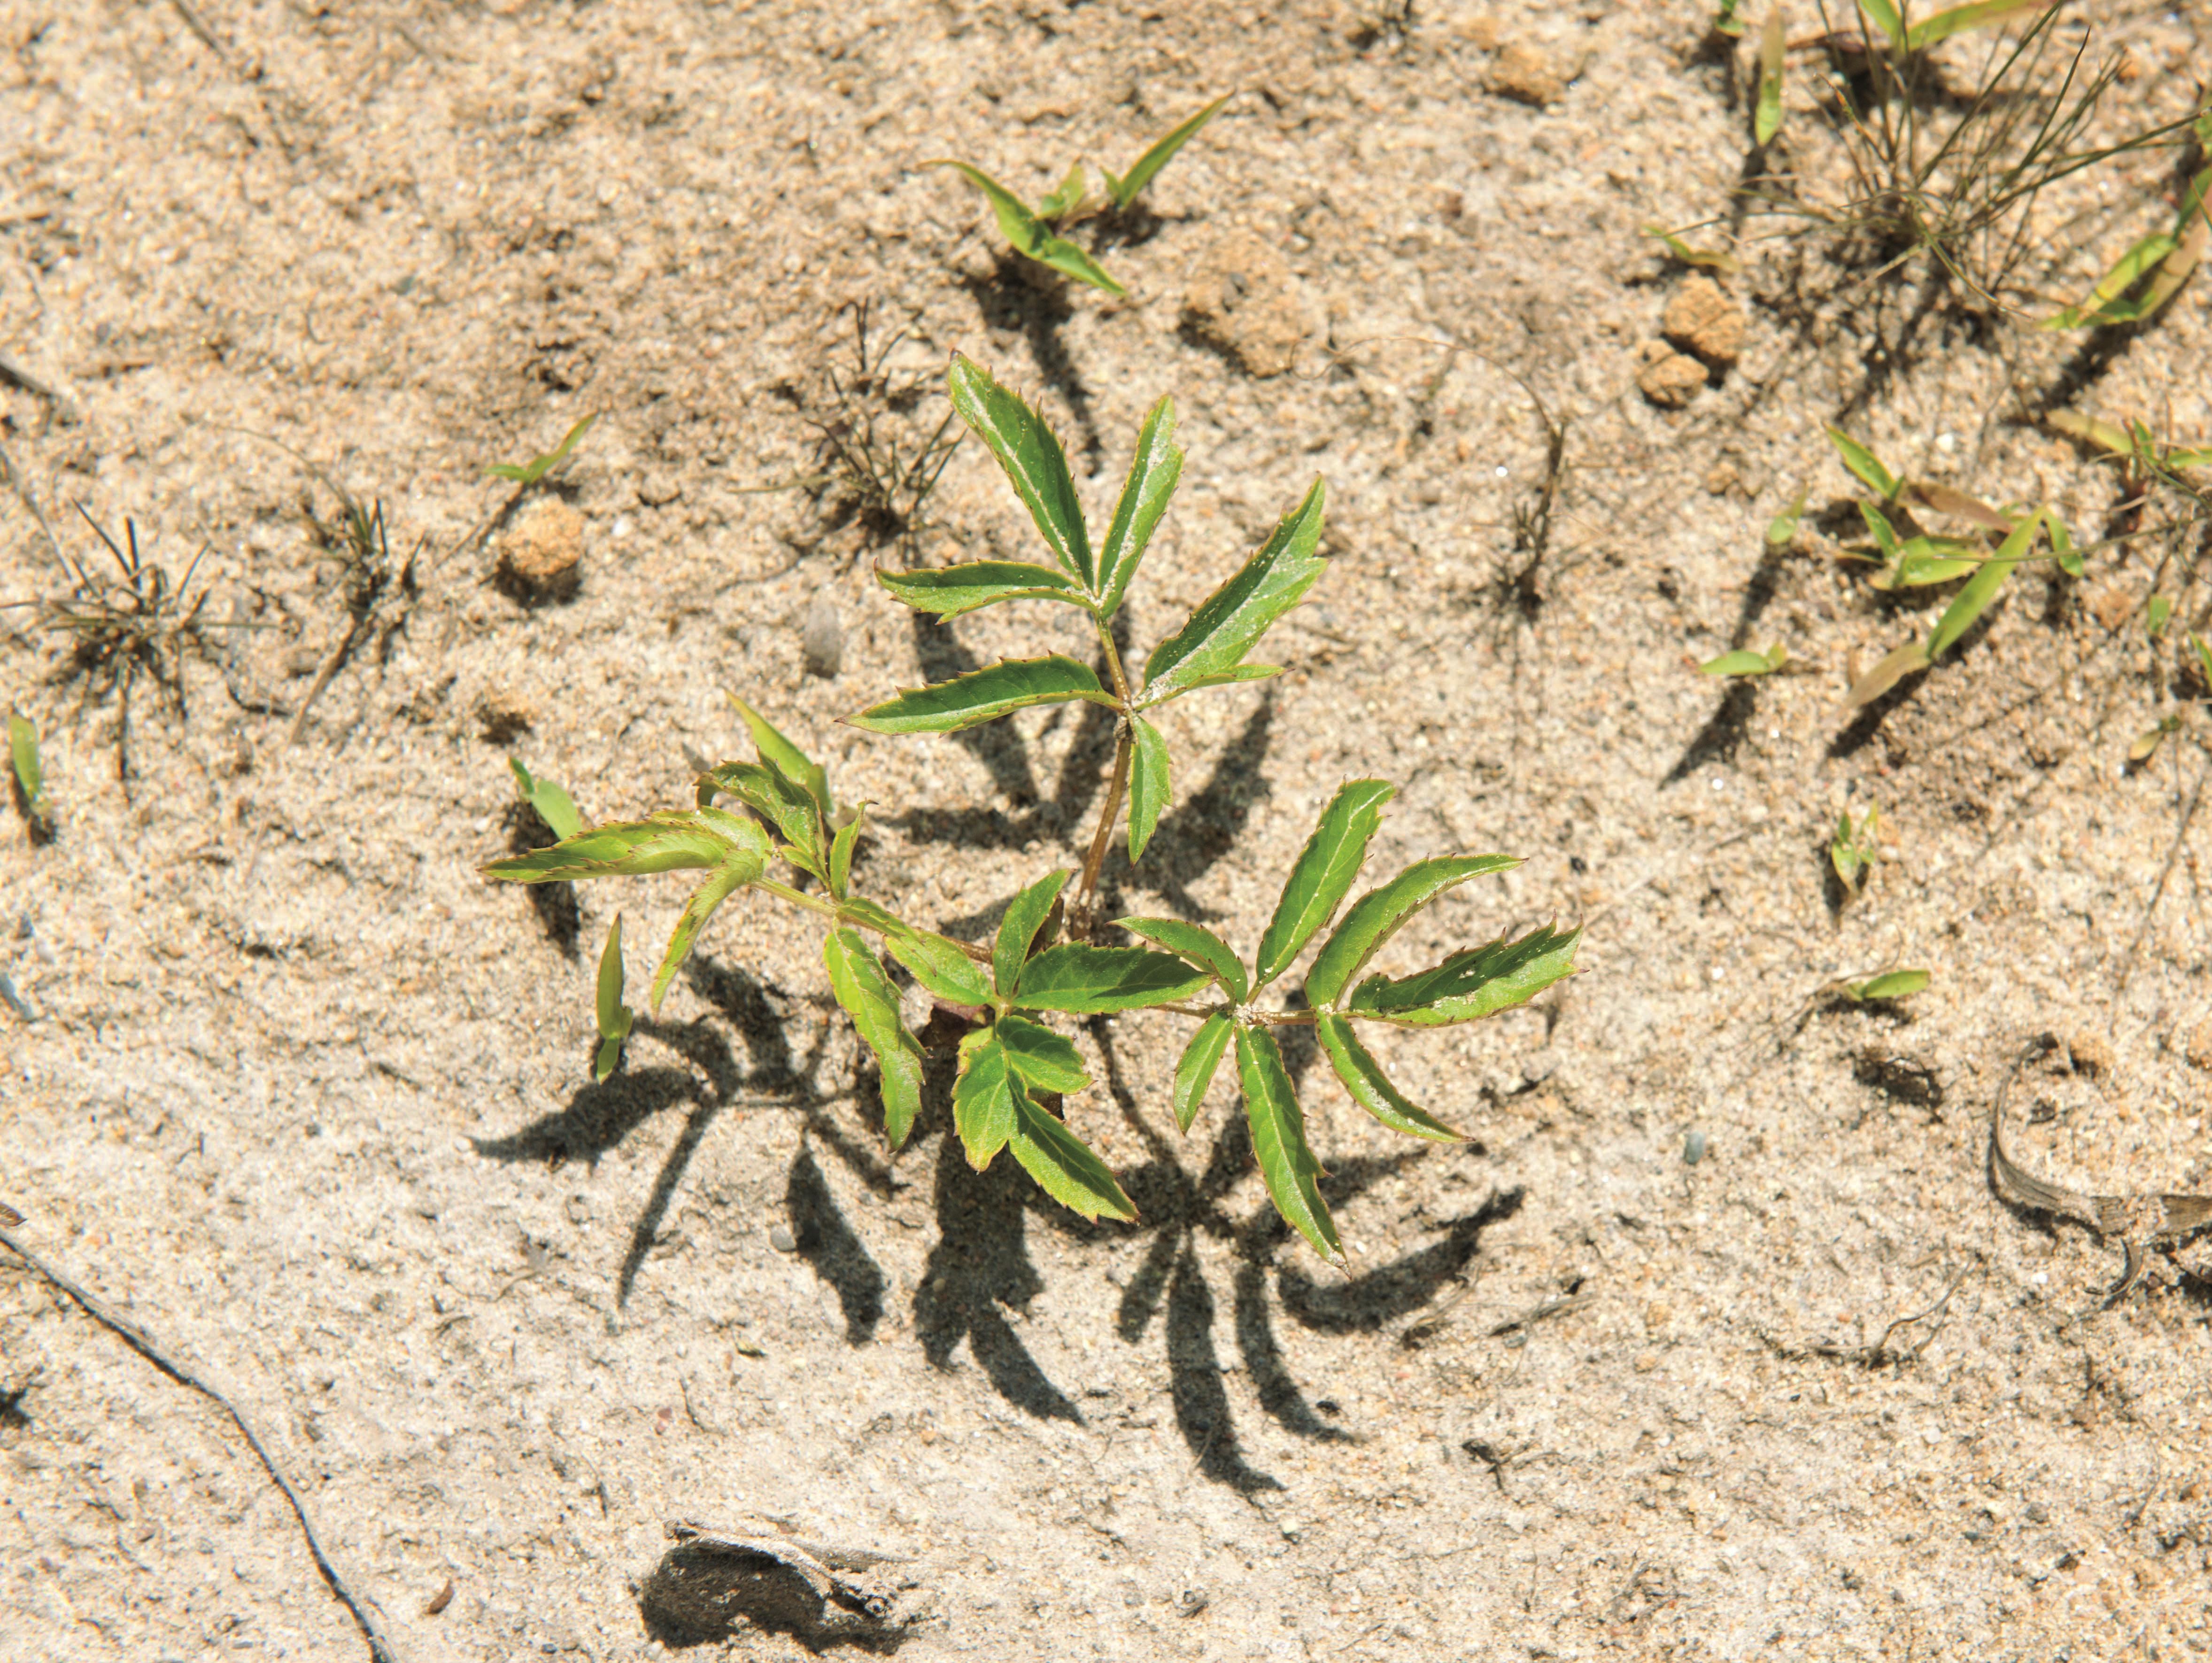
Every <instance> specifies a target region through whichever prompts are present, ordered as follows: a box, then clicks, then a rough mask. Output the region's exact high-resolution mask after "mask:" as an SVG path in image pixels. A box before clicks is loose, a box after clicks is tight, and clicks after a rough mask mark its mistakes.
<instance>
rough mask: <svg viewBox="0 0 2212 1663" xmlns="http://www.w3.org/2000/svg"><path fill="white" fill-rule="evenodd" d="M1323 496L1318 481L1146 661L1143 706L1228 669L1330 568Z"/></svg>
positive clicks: (1241, 659) (1153, 650) (1239, 660)
mask: <svg viewBox="0 0 2212 1663" xmlns="http://www.w3.org/2000/svg"><path fill="white" fill-rule="evenodd" d="M1323 503H1324V492H1323V490H1322V482H1321V481H1320V480H1319V479H1316V480H1315V481H1314V483H1313V487H1312V489H1311V490H1308V491H1307V492H1306V495H1305V500H1304V502H1302V503H1299V504H1298V506H1297V508H1295V509H1291V512H1290V513H1288V514H1286V515H1284V516H1283V519H1282V521H1281V523H1279V525H1277V526H1276V527H1275V529H1274V533H1273V535H1272V536H1270V537H1269V538H1268V539H1267V542H1266V544H1265V545H1262V546H1261V549H1260V551H1259V552H1258V553H1256V554H1255V555H1254V556H1253V557H1251V558H1250V559H1249V560H1248V561H1246V562H1245V563H1244V564H1243V567H1242V568H1241V569H1240V570H1238V571H1237V575H1236V576H1234V577H1231V579H1230V580H1229V581H1228V582H1226V583H1224V584H1223V585H1222V586H1221V587H1220V588H1218V589H1216V590H1215V591H1214V592H1213V593H1212V594H1211V595H1209V596H1207V597H1206V600H1205V601H1204V602H1203V603H1201V604H1200V606H1199V608H1198V610H1197V611H1196V612H1193V613H1192V614H1191V615H1190V618H1189V621H1188V622H1187V623H1186V624H1184V625H1183V626H1182V629H1180V630H1177V631H1176V633H1175V634H1174V635H1172V636H1170V637H1168V639H1166V640H1165V641H1163V642H1162V643H1160V644H1159V645H1158V646H1157V647H1155V648H1153V649H1152V656H1151V657H1150V658H1149V659H1147V660H1146V661H1145V693H1144V697H1143V699H1142V701H1141V702H1142V703H1143V704H1148V705H1149V704H1159V703H1161V702H1162V701H1163V700H1164V699H1169V698H1172V697H1175V696H1176V694H1177V693H1180V692H1183V691H1188V689H1189V688H1190V687H1191V686H1192V685H1194V684H1195V683H1196V682H1198V681H1199V680H1200V679H1201V678H1203V677H1206V676H1212V675H1216V674H1218V673H1221V672H1222V671H1225V670H1229V669H1231V668H1234V667H1236V666H1237V665H1238V664H1239V663H1241V662H1242V661H1243V657H1244V655H1245V654H1246V653H1247V652H1249V651H1250V650H1251V648H1252V643H1254V642H1255V641H1257V640H1258V639H1259V638H1260V637H1261V635H1262V634H1263V633H1265V631H1266V630H1267V626H1268V625H1269V624H1273V622H1274V621H1275V620H1276V619H1277V618H1280V617H1281V616H1282V615H1283V614H1284V613H1285V612H1288V611H1289V610H1290V609H1291V607H1292V606H1296V605H1297V603H1298V601H1299V600H1300V599H1301V598H1302V597H1303V596H1304V594H1305V592H1306V591H1307V590H1308V589H1310V588H1312V587H1313V585H1314V581H1315V580H1316V578H1318V577H1319V576H1321V575H1322V570H1324V569H1325V568H1326V567H1327V565H1328V562H1327V561H1325V560H1323V559H1322V557H1320V556H1319V555H1317V554H1316V553H1315V549H1316V547H1317V546H1318V545H1319V544H1320V542H1321V529H1322V509H1323Z"/></svg>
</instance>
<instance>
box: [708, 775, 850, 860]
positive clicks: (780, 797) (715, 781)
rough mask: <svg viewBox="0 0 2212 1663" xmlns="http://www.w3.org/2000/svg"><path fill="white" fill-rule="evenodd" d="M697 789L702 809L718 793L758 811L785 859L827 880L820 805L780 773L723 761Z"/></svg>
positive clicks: (709, 805) (804, 789)
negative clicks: (777, 838) (784, 850)
mask: <svg viewBox="0 0 2212 1663" xmlns="http://www.w3.org/2000/svg"><path fill="white" fill-rule="evenodd" d="M698 789H699V807H701V808H702V809H706V808H710V807H713V805H714V797H715V795H716V794H718V793H720V794H722V795H728V796H732V797H735V798H736V799H737V800H738V801H739V802H742V803H744V805H745V807H748V808H753V809H757V810H758V811H759V812H760V813H763V814H764V815H766V816H767V817H768V819H769V823H770V824H771V825H774V826H775V829H776V830H777V831H779V832H780V833H781V834H782V837H783V840H784V842H785V843H786V844H788V845H789V849H788V851H787V858H788V859H790V860H791V862H793V864H794V865H796V866H801V867H804V868H805V869H806V870H807V871H809V872H811V873H812V874H814V875H815V876H816V877H817V878H826V876H827V873H828V868H827V862H826V860H825V850H823V845H822V810H821V804H820V802H819V801H817V799H816V798H815V797H814V795H812V794H811V792H809V791H808V790H807V789H806V788H805V786H803V785H801V784H799V783H798V782H797V781H795V780H793V779H791V778H790V777H787V775H786V774H784V773H783V771H781V770H780V769H777V768H772V767H770V766H769V764H767V763H765V762H726V763H723V764H720V766H719V767H715V768H712V769H709V770H708V771H707V772H706V773H703V774H702V775H700V776H699V787H698Z"/></svg>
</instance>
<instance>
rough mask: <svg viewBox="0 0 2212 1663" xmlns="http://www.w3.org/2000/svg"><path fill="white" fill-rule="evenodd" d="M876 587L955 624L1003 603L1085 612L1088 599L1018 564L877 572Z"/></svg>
mask: <svg viewBox="0 0 2212 1663" xmlns="http://www.w3.org/2000/svg"><path fill="white" fill-rule="evenodd" d="M876 582H878V583H880V584H882V585H883V586H884V588H887V589H889V590H890V592H891V593H892V594H895V595H896V596H897V597H898V598H899V599H900V600H902V601H904V602H905V603H906V604H907V605H908V606H911V607H913V608H914V609H915V611H916V612H929V613H932V614H933V615H934V616H936V617H939V618H958V617H960V616H962V615H963V613H967V612H981V610H982V609H983V608H984V607H986V606H997V605H998V604H999V603H1000V601H1002V600H1060V601H1065V602H1066V604H1067V605H1069V606H1083V607H1086V608H1087V607H1088V606H1090V605H1091V597H1090V596H1089V595H1087V594H1084V592H1083V591H1082V590H1081V589H1080V588H1078V587H1077V585H1076V583H1075V581H1074V580H1073V578H1070V577H1067V576H1063V575H1062V574H1060V573H1059V572H1056V571H1054V570H1053V569H1052V568H1051V567H1049V566H1033V565H1030V564H1029V563H1027V562H1026V561H1021V560H970V561H968V562H966V563H963V564H961V565H957V566H945V567H941V568H935V569H930V570H920V571H904V572H888V571H883V570H878V572H877V573H876Z"/></svg>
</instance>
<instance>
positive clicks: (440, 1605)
mask: <svg viewBox="0 0 2212 1663" xmlns="http://www.w3.org/2000/svg"><path fill="white" fill-rule="evenodd" d="M452 1604H453V1578H452V1577H450V1576H448V1577H447V1579H446V1586H445V1587H442V1588H440V1589H439V1590H438V1591H437V1593H434V1594H432V1595H431V1596H430V1603H429V1604H428V1605H425V1606H423V1607H422V1615H423V1616H425V1617H435V1616H436V1615H437V1614H438V1613H439V1612H440V1611H443V1610H445V1609H446V1607H447V1606H448V1605H452Z"/></svg>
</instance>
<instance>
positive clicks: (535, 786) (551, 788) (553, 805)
mask: <svg viewBox="0 0 2212 1663" xmlns="http://www.w3.org/2000/svg"><path fill="white" fill-rule="evenodd" d="M507 766H508V767H509V768H511V769H513V771H514V789H515V792H516V794H517V795H520V797H521V799H522V800H523V801H525V802H526V803H528V804H529V805H530V807H532V809H533V810H535V811H536V813H537V815H538V819H541V820H544V822H545V825H546V827H547V829H548V830H550V831H551V832H552V833H553V835H554V836H555V837H556V838H560V839H561V840H562V841H563V842H565V841H567V840H568V838H573V837H574V836H575V835H576V834H577V833H578V832H579V831H582V830H583V829H584V817H583V816H582V815H581V814H579V813H577V812H576V805H575V802H574V801H573V800H572V799H571V798H570V797H569V795H568V792H566V791H565V790H563V789H562V788H561V787H560V786H559V785H557V784H556V783H554V782H553V781H551V780H548V779H538V778H535V777H532V774H531V772H530V771H529V770H528V769H527V768H526V767H524V766H523V765H522V758H520V757H509V758H507Z"/></svg>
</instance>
